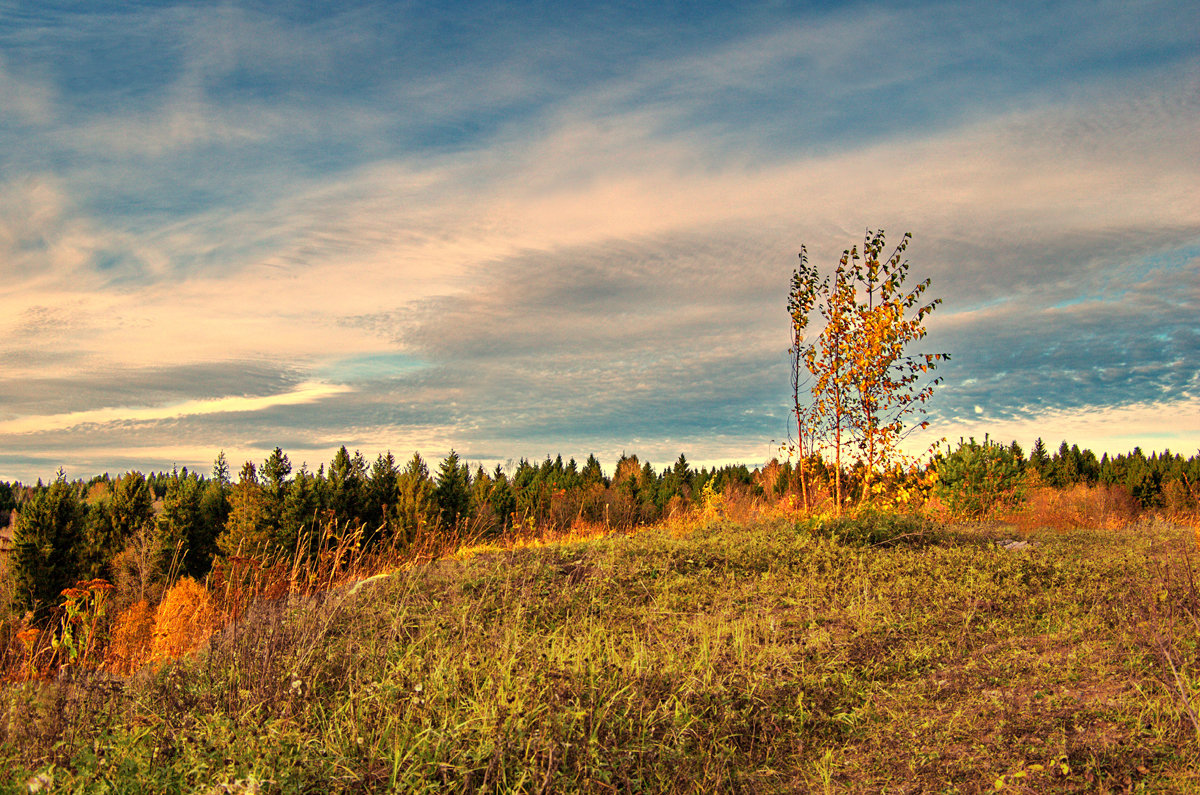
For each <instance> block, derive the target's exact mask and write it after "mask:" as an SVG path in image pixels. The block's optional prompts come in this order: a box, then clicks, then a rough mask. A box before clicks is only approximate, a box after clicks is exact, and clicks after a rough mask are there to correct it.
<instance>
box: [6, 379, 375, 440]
mask: <svg viewBox="0 0 1200 795" xmlns="http://www.w3.org/2000/svg"><path fill="white" fill-rule="evenodd" d="M349 391H351V388H350V387H349V386H346V385H344V384H321V383H314V382H305V383H302V384H299V385H297V387H296V388H295V389H294V390H292V391H290V392H287V393H284V394H280V395H263V396H258V397H242V396H229V397H221V398H213V399H211V400H189V401H185V402H183V403H176V404H174V405H169V406H115V407H106V408H98V409H89V410H87V411H74V412H71V413H69V414H50V415H43V416H38V415H27V416H23V417H20V418H18V419H13V420H8V421H0V434H22V433H44V432H47V431H61V430H68V429H73V428H79V427H80V426H86V425H103V424H106V423H112V422H120V423H126V424H127V423H139V422H151V421H155V420H164V419H175V418H178V417H193V416H201V415H205V414H234V413H237V414H242V413H249V412H258V411H262V410H264V409H269V408H274V407H276V406H294V405H297V404H301V403H313V402H315V401H319V400H324V399H326V398H330V397H333V396H335V395H338V394H341V393H344V392H349Z"/></svg>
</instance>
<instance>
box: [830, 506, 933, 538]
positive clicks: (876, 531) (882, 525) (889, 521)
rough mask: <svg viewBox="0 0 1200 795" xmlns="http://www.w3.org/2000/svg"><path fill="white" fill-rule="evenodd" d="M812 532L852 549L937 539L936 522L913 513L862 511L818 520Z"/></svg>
mask: <svg viewBox="0 0 1200 795" xmlns="http://www.w3.org/2000/svg"><path fill="white" fill-rule="evenodd" d="M808 529H809V531H810V532H811V533H812V534H813V535H816V536H821V537H823V538H829V539H833V540H835V541H839V542H841V543H843V544H848V545H851V546H892V545H893V544H900V543H905V544H910V545H920V544H928V543H932V542H933V541H935V540H936V535H937V534H936V532H935V527H934V524H933V522H931V521H930V520H929V519H927V518H925V517H923V516H916V515H911V514H896V513H883V512H880V511H861V512H859V513H856V514H854V515H847V516H840V517H836V518H834V517H830V518H827V519H816V520H814V521H813V522H812V523H811V524H810V526H809V528H808Z"/></svg>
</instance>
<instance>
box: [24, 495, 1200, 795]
mask: <svg viewBox="0 0 1200 795" xmlns="http://www.w3.org/2000/svg"><path fill="white" fill-rule="evenodd" d="M998 533H999V530H993V531H989V530H987V529H981V528H963V529H958V530H940V531H937V532H934V531H932V530H931V529H930V528H928V527H927V526H925V525H924V524H922V523H920V522H912V521H905V520H898V519H894V518H887V519H881V518H879V517H875V518H872V519H869V520H867V521H865V522H861V523H859V524H858V525H854V523H845V522H844V521H843V522H842V523H837V522H825V523H817V522H810V523H805V524H802V525H800V526H797V524H796V523H794V522H789V521H785V520H781V519H780V520H764V521H761V522H756V523H751V524H748V525H735V524H730V523H727V522H713V523H709V524H706V525H702V526H700V527H698V528H697V529H696V530H695V531H694V532H693V533H691V534H689V535H687V536H684V537H682V538H675V537H673V536H672V535H671V534H669V533H668V532H667V530H666V529H662V528H659V529H650V530H647V531H645V532H642V533H640V534H638V535H636V536H634V537H632V538H626V537H624V536H616V537H611V538H607V539H604V540H600V541H592V542H588V543H579V544H565V545H561V546H557V547H549V548H545V549H540V550H525V551H519V552H513V553H508V552H497V553H491V554H487V555H479V556H476V557H473V558H470V559H468V560H465V561H441V562H437V563H434V564H430V565H427V566H424V567H421V568H419V569H415V570H413V571H408V572H403V573H400V574H397V575H394V576H392V577H388V578H384V579H380V580H376V581H372V582H370V583H367V584H365V585H364V586H363V587H361V588H359V589H358V590H357V591H355V592H353V593H350V592H346V591H343V592H339V593H333V594H328V595H326V596H324V597H323V598H321V599H317V600H312V599H310V600H307V601H304V602H298V603H295V604H291V605H289V604H286V603H285V602H279V603H273V604H262V605H259V606H258V609H257V610H256V611H254V612H252V613H251V614H249V615H248V616H247V617H246V619H245V620H244V621H242V622H241V623H239V624H238V625H237V626H236V627H234V628H231V629H230V630H228V631H227V632H226V633H225V634H223V635H221V636H219V637H217V638H216V639H214V641H213V643H212V644H211V646H210V648H209V649H208V650H207V651H206V652H205V653H203V654H201V655H200V656H199V657H197V658H196V659H194V660H188V661H182V662H179V663H175V664H171V665H167V666H163V667H160V668H158V669H156V670H152V671H149V670H148V671H146V672H144V673H142V674H140V675H138V676H136V677H134V678H132V679H130V680H128V681H124V682H107V681H99V680H95V679H92V680H86V679H85V680H83V681H78V680H77V681H76V682H74V683H65V682H58V683H35V684H19V685H10V686H7V687H6V689H5V691H4V693H3V701H2V703H0V762H2V763H3V769H4V770H7V771H11V779H10V781H9V783H8V785H7V788H6V791H12V792H22V791H26V789H27V787H26V782H27V781H28V780H29V779H30V777H31V776H33V775H34V774H35V773H39V772H43V773H48V774H49V775H50V776H51V777H52V778H53V790H52V791H54V792H105V791H111V792H122V793H133V792H164V791H195V792H210V793H221V792H237V791H240V792H253V791H260V792H276V791H282V792H314V793H315V792H328V791H360V792H375V791H386V790H389V789H390V790H395V791H400V792H446V791H505V792H507V791H522V792H564V791H566V792H571V791H585V792H663V791H667V792H671V791H674V792H711V791H743V792H795V791H809V792H827V791H828V792H885V791H886V792H893V793H898V792H943V791H944V792H982V791H991V790H995V788H996V787H997V785H1000V786H1002V788H1004V789H1005V790H1006V791H1012V792H1022V791H1024V792H1084V791H1087V792H1093V791H1104V790H1105V789H1107V790H1109V791H1114V792H1124V791H1134V792H1136V791H1148V792H1171V791H1176V792H1186V791H1194V790H1195V789H1197V788H1198V787H1200V776H1198V775H1197V773H1195V772H1194V771H1195V769H1196V767H1197V762H1198V761H1200V760H1198V758H1197V757H1198V754H1197V751H1198V746H1197V735H1198V732H1200V728H1198V727H1197V726H1196V725H1195V724H1194V723H1193V721H1192V719H1191V717H1190V716H1189V714H1188V711H1187V709H1188V708H1187V706H1186V704H1185V695H1187V696H1189V697H1190V696H1191V694H1192V678H1193V677H1197V676H1200V652H1198V641H1200V629H1198V627H1197V625H1196V622H1195V620H1194V618H1193V615H1194V614H1196V613H1197V612H1198V610H1200V602H1198V601H1197V595H1196V592H1195V589H1194V587H1193V585H1192V583H1191V565H1190V563H1189V561H1188V558H1187V555H1188V554H1189V548H1190V550H1191V553H1193V554H1194V542H1193V541H1191V538H1190V533H1187V532H1184V531H1182V530H1180V529H1177V528H1174V527H1171V526H1169V525H1166V524H1164V523H1146V524H1143V525H1139V526H1138V527H1135V528H1131V529H1130V530H1128V531H1122V532H1114V533H1087V532H1073V533H1069V534H1061V533H1051V532H1045V533H1043V534H1041V535H1035V536H1034V537H1033V539H1032V540H1033V541H1034V542H1035V546H1034V547H1032V548H1031V549H1026V550H1023V551H1018V552H1010V551H1006V550H1003V549H1000V548H998V546H997V545H996V543H995V540H996V539H998V538H1000V537H1001V536H1000V535H998ZM1171 666H1174V667H1175V671H1176V673H1172V670H1171ZM1198 688H1200V685H1198Z"/></svg>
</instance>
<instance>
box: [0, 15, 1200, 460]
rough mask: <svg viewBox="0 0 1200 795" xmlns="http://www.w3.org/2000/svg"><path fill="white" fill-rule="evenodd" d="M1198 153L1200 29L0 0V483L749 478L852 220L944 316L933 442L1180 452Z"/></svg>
mask: <svg viewBox="0 0 1200 795" xmlns="http://www.w3.org/2000/svg"><path fill="white" fill-rule="evenodd" d="M1198 129H1200V7H1198V6H1197V5H1196V4H1195V3H1194V2H1161V3H1155V2H1144V3H1136V4H1130V3H1126V2H1078V3H1054V4H1045V3H1027V4H1022V3H1006V4H960V3H944V4H943V3H873V4H867V3H845V4H842V3H781V2H762V3H742V4H730V3H713V4H703V3H678V4H670V3H657V4H643V3H611V4H603V3H564V2H556V3H523V4H522V3H495V4H488V3H461V4H457V3H420V2H412V3H378V2H361V3H352V2H347V3H339V4H326V3H310V4H307V5H306V4H301V3H270V2H254V3H249V2H222V3H213V4H207V3H187V4H166V3H150V2H141V3H131V2H122V3H111V4H106V3H75V2H69V3H68V2H62V3H53V2H49V3H26V2H22V3H14V2H5V0H0V152H2V153H3V156H0V325H2V326H3V333H0V348H2V359H0V361H3V370H2V371H0V372H2V375H0V478H3V479H13V478H17V479H22V480H32V479H35V478H37V477H48V476H51V475H52V474H53V472H54V471H55V470H56V469H57V468H58V467H59V466H60V465H61V466H64V467H65V468H66V470H67V473H68V474H69V475H71V476H81V477H86V476H89V475H91V474H93V473H98V472H104V471H109V472H113V473H116V472H120V471H123V470H124V469H127V468H138V469H142V470H149V469H162V468H169V467H170V466H172V465H180V466H183V465H188V466H191V467H196V466H199V467H201V468H202V469H203V470H205V471H207V469H208V467H209V465H210V464H211V462H212V460H213V458H214V457H215V455H216V453H217V451H218V450H221V449H224V450H225V451H226V452H227V455H228V456H229V458H230V460H231V461H234V462H237V461H240V460H245V459H253V460H259V461H260V460H262V459H263V458H264V457H265V456H266V454H267V453H268V452H269V450H270V449H271V448H273V447H275V446H276V445H279V446H282V447H283V448H284V450H285V451H286V452H288V453H289V455H290V456H291V457H292V459H293V461H295V462H297V463H298V462H300V461H307V462H309V464H310V466H312V467H314V468H315V466H316V465H317V464H319V463H321V462H323V461H328V460H329V459H330V458H331V456H332V453H333V451H334V449H336V447H338V446H339V445H342V444H346V445H347V446H349V447H350V448H351V449H361V450H362V451H363V452H364V453H365V454H366V455H368V457H373V456H374V455H375V454H376V453H378V452H381V451H383V450H387V449H391V450H393V451H395V452H396V453H397V454H398V456H400V457H403V456H405V455H407V454H408V453H409V452H410V451H412V450H420V451H421V452H422V453H423V454H424V455H426V456H427V457H429V458H438V457H441V456H443V455H445V454H446V452H448V451H449V450H450V449H451V448H455V449H457V450H458V452H459V453H460V454H461V455H463V456H464V457H466V458H467V459H469V460H471V461H478V462H481V463H492V462H496V461H499V462H504V461H506V460H508V459H515V458H519V457H521V456H528V457H537V458H540V457H542V456H544V455H546V454H547V453H550V454H555V453H558V452H562V453H563V454H564V455H575V456H579V457H583V456H586V455H587V454H588V453H590V452H595V453H597V454H598V455H599V456H600V457H601V459H602V460H603V461H604V462H605V463H606V465H607V466H611V464H612V461H614V460H615V459H616V457H617V456H618V455H619V454H620V453H621V452H622V451H628V452H636V453H638V454H639V455H640V456H642V457H643V459H645V458H648V459H649V460H651V461H652V462H653V463H655V464H656V465H660V466H662V465H666V464H669V463H670V462H671V461H673V460H674V459H675V458H676V457H677V456H678V454H679V453H680V452H683V453H686V454H687V456H688V458H689V459H690V460H692V461H695V462H708V463H715V462H723V461H743V462H747V463H751V464H754V463H759V462H761V461H763V460H765V459H766V458H768V457H769V456H770V455H771V454H772V448H771V441H772V440H773V439H774V440H781V439H783V438H784V437H785V436H786V434H787V428H788V423H787V402H788V398H789V394H788V392H789V390H788V375H787V353H786V351H787V345H788V327H787V315H786V309H785V302H786V290H787V285H788V279H789V276H790V273H791V269H792V268H793V266H794V264H795V257H796V252H797V251H798V250H799V247H800V245H801V244H805V245H806V246H807V249H808V251H809V254H810V256H811V258H812V261H813V262H814V263H815V264H817V265H820V266H822V267H828V266H830V265H832V264H833V263H835V262H836V260H837V258H838V256H839V255H840V253H841V251H842V249H843V248H846V247H848V246H849V245H851V244H853V243H855V242H858V241H860V240H861V238H862V234H863V230H864V229H866V228H868V227H870V228H884V229H886V230H888V232H889V233H891V234H890V237H891V238H892V239H895V240H898V239H899V236H900V235H901V234H902V233H903V232H904V231H911V232H913V234H914V240H913V243H912V245H911V246H910V248H909V259H910V260H911V261H912V263H913V273H914V274H916V275H918V276H920V277H924V276H929V277H931V278H932V279H933V287H932V292H933V294H934V295H938V296H941V297H942V298H943V299H944V303H943V305H942V306H941V308H940V309H939V310H938V311H937V312H936V313H935V314H934V315H933V316H931V321H930V332H931V333H930V337H929V338H928V339H927V340H926V346H925V347H927V348H928V349H930V350H939V351H941V350H944V351H949V352H950V353H951V354H952V355H953V359H952V362H951V363H950V364H949V365H948V366H946V367H945V368H944V369H943V371H942V374H943V375H944V377H945V383H944V385H943V386H942V387H940V389H939V391H938V394H937V396H936V397H935V399H934V401H933V402H932V403H931V406H930V409H931V413H930V417H929V418H930V419H931V421H932V422H933V425H932V427H931V429H930V434H929V435H927V436H925V437H921V438H920V439H916V438H914V440H913V441H914V446H920V445H922V444H924V443H927V442H928V441H929V439H931V438H936V437H940V436H946V437H948V438H951V439H956V438H957V437H958V436H960V435H969V434H975V435H977V436H982V434H983V433H984V432H990V433H991V434H992V436H993V437H999V438H1002V439H1005V440H1007V439H1011V438H1015V439H1018V440H1019V441H1021V442H1022V443H1023V444H1025V445H1028V444H1029V443H1031V442H1032V441H1033V439H1034V438H1035V437H1037V436H1042V437H1044V438H1045V439H1046V441H1047V442H1048V443H1049V444H1050V445H1051V446H1057V443H1058V442H1059V441H1060V440H1062V439H1068V440H1070V441H1072V442H1079V443H1080V444H1084V445H1087V446H1090V447H1093V448H1094V449H1096V450H1097V451H1104V450H1107V451H1112V452H1116V451H1124V450H1127V449H1129V448H1130V447H1132V446H1133V445H1134V444H1141V445H1142V446H1143V447H1144V448H1146V449H1162V448H1164V447H1170V448H1171V449H1173V450H1177V451H1181V452H1185V453H1188V454H1191V453H1194V452H1195V451H1196V449H1197V448H1198V447H1200V326H1198V325H1197V322H1196V317H1197V315H1198V313H1197V310H1198V309H1200V167H1198V166H1197V163H1200V135H1197V133H1196V131H1197V130H1198ZM235 468H236V467H235Z"/></svg>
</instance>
